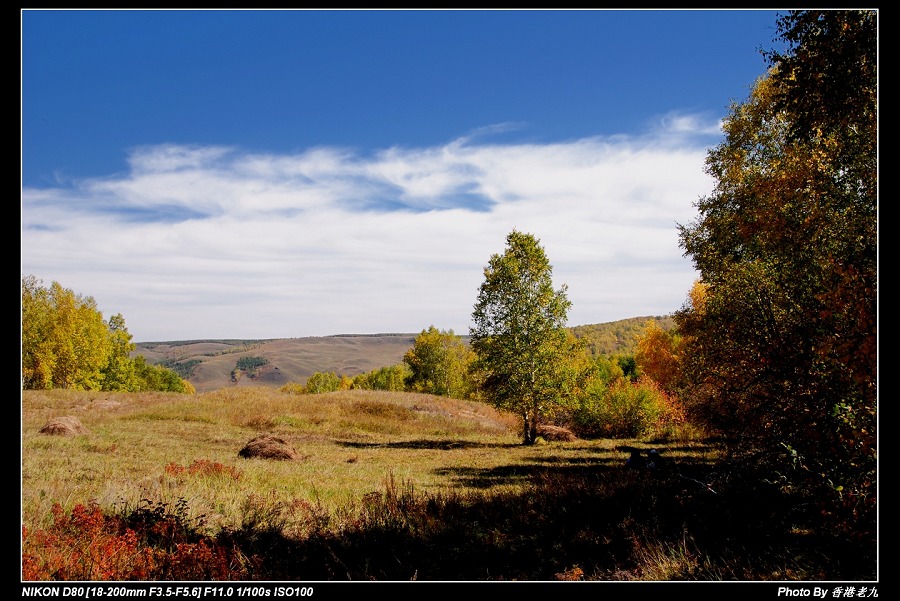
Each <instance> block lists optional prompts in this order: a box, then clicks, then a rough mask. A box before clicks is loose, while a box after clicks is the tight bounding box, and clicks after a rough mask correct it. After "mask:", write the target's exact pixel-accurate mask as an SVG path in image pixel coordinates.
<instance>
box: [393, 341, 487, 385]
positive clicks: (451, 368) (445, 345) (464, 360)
mask: <svg viewBox="0 0 900 601" xmlns="http://www.w3.org/2000/svg"><path fill="white" fill-rule="evenodd" d="M474 356H475V355H474V353H473V352H472V350H471V349H470V348H469V347H468V346H467V345H466V343H465V342H463V339H462V338H461V337H460V336H457V335H456V334H454V333H453V330H446V331H444V330H438V329H437V328H436V327H434V326H433V325H432V326H430V327H429V328H428V329H427V330H422V332H421V333H420V334H419V335H418V336H416V339H415V342H414V343H413V346H412V348H411V349H409V350H408V351H407V352H406V354H405V355H404V356H403V362H404V363H406V364H407V365H408V366H409V368H410V371H411V372H412V374H411V375H410V376H409V378H408V379H407V382H406V386H407V389H409V390H410V391H412V392H424V393H428V394H436V395H439V396H449V397H454V398H458V399H463V398H466V397H467V396H468V395H469V392H470V391H471V388H472V386H471V379H470V377H469V364H470V363H471V362H472V360H473V359H474Z"/></svg>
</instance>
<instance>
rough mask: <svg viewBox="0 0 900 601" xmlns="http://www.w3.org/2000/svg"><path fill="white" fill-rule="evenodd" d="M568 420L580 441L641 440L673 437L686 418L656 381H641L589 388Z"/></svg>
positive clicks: (644, 378)
mask: <svg viewBox="0 0 900 601" xmlns="http://www.w3.org/2000/svg"><path fill="white" fill-rule="evenodd" d="M569 420H570V421H571V428H572V430H573V431H574V432H575V433H576V434H577V435H578V436H579V437H581V438H639V437H643V436H654V435H655V436H666V435H667V434H671V432H672V431H673V429H674V428H675V427H676V426H677V425H678V424H681V423H683V422H684V416H683V412H682V410H681V407H680V406H679V405H678V403H677V401H675V399H673V398H672V397H671V396H669V395H667V394H666V393H665V392H663V391H662V390H660V388H659V386H657V384H656V383H655V382H654V381H653V380H651V379H649V378H646V377H641V378H638V380H637V381H636V382H629V381H628V380H627V379H619V380H615V381H614V382H613V383H612V384H610V385H608V386H607V385H605V384H602V383H598V384H596V385H594V386H591V387H589V388H588V389H587V390H586V391H585V392H584V394H583V395H582V396H581V397H580V398H579V399H578V402H577V404H576V407H575V409H574V410H572V412H571V413H570V415H569Z"/></svg>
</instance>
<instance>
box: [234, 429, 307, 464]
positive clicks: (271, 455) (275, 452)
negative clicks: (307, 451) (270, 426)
mask: <svg viewBox="0 0 900 601" xmlns="http://www.w3.org/2000/svg"><path fill="white" fill-rule="evenodd" d="M238 455H239V456H241V457H244V458H247V459H250V458H251V457H258V458H260V459H278V460H285V461H295V460H296V459H297V458H298V455H297V451H295V450H294V447H292V446H291V445H289V444H288V443H287V442H285V441H284V440H283V439H281V438H278V437H277V436H272V435H271V434H262V435H260V436H257V437H256V438H254V439H252V440H250V442H248V443H247V444H245V445H244V448H243V449H241V450H240V451H239V452H238Z"/></svg>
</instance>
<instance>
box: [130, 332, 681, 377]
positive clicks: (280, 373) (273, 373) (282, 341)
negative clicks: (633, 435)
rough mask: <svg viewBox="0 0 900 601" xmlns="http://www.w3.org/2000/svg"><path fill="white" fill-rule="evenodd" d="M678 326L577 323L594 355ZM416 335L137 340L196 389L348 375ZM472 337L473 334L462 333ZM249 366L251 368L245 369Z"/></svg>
mask: <svg viewBox="0 0 900 601" xmlns="http://www.w3.org/2000/svg"><path fill="white" fill-rule="evenodd" d="M650 319H652V320H655V321H657V322H658V323H659V324H660V326H661V327H663V328H665V329H670V328H671V327H673V326H674V321H673V320H672V318H671V317H633V318H630V319H623V320H620V321H613V322H609V323H598V324H592V325H583V326H576V327H573V328H571V329H572V331H573V332H574V333H575V335H576V336H578V337H579V338H585V339H586V340H587V341H588V348H589V349H590V350H591V353H592V354H594V355H614V354H633V353H634V351H635V349H636V348H637V339H638V337H639V336H640V335H641V334H642V333H643V331H644V326H645V324H646V323H647V320H650ZM417 335H418V333H415V334H359V335H346V334H341V335H336V336H318V337H308V338H276V339H266V340H235V339H221V340H174V341H167V342H141V343H137V345H136V346H137V348H136V349H135V354H140V355H143V356H144V357H145V358H146V359H147V361H148V362H149V363H154V364H159V365H164V366H166V367H168V368H170V369H174V370H175V371H177V372H178V373H179V375H181V377H182V378H184V379H186V380H188V381H189V382H190V383H191V384H192V385H193V386H194V388H196V389H197V392H208V391H211V390H217V389H219V388H224V387H228V386H268V387H280V386H283V385H284V384H287V383H288V382H296V383H299V384H302V383H304V382H306V379H307V378H308V377H309V376H311V375H312V374H314V373H316V372H334V373H336V374H339V375H345V376H349V377H351V378H352V377H353V376H356V375H358V374H361V373H366V372H369V371H372V370H375V369H379V368H381V367H388V366H391V365H396V364H398V363H401V362H402V361H403V355H404V354H405V353H406V351H407V350H409V349H410V348H411V347H412V346H413V343H414V342H415V339H416V336H417ZM462 338H463V339H464V340H468V336H463V337H462ZM241 367H244V368H246V369H240V368H241Z"/></svg>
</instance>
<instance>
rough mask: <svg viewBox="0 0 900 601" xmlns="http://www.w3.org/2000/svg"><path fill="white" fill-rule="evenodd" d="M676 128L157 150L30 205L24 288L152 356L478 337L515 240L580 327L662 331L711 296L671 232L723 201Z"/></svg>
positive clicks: (29, 197)
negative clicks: (660, 317) (117, 322)
mask: <svg viewBox="0 0 900 601" xmlns="http://www.w3.org/2000/svg"><path fill="white" fill-rule="evenodd" d="M669 125H670V128H669V130H668V131H667V132H665V133H664V134H660V137H657V138H642V139H639V140H637V139H628V138H615V139H584V140H574V141H571V142H567V143H555V144H547V145H538V144H520V145H516V144H507V145H501V144H477V143H475V142H474V141H473V140H475V138H476V137H477V136H472V137H467V138H460V139H459V140H455V141H453V142H451V143H449V144H447V145H445V146H442V147H435V148H424V149H415V148H391V149H386V150H384V151H382V152H378V153H374V154H372V155H366V156H362V155H359V154H356V153H353V152H351V151H348V150H346V149H336V148H317V149H311V150H308V151H306V152H303V153H299V154H295V155H265V154H258V153H256V154H247V153H242V152H241V151H240V150H239V149H237V148H224V147H199V146H192V147H182V146H172V145H166V146H158V147H143V148H139V149H136V150H135V151H134V152H133V154H132V155H131V157H130V167H131V170H130V171H129V172H128V173H125V174H120V175H114V176H109V177H106V178H98V179H92V180H84V181H79V182H75V183H74V184H72V185H69V186H65V187H58V188H43V189H33V188H28V189H25V190H23V195H22V225H23V231H22V272H23V273H28V274H34V275H36V276H37V277H39V278H41V279H43V280H44V281H45V283H46V284H49V283H50V281H58V282H59V283H60V284H62V285H63V286H65V287H67V288H71V289H73V290H75V291H76V292H78V293H81V294H85V295H90V296H93V297H94V298H95V299H96V300H97V302H98V304H99V306H100V307H101V310H103V311H104V315H106V316H109V315H112V314H115V313H121V314H122V315H123V316H124V317H125V320H126V325H127V326H128V329H129V331H130V332H131V333H132V334H133V335H134V337H135V339H136V340H138V341H150V340H171V339H193V338H280V337H294V336H315V335H328V334H339V333H374V332H417V331H419V330H421V329H422V328H425V327H428V326H429V325H435V326H437V327H440V328H453V329H454V330H455V331H456V332H457V333H466V332H467V330H468V325H469V318H470V315H471V311H472V306H473V304H474V301H475V296H476V294H477V290H478V286H479V284H480V283H481V281H482V278H483V273H482V270H483V267H484V266H485V265H486V264H487V261H488V259H489V257H490V255H491V254H492V253H496V252H502V251H503V246H504V242H505V237H506V234H508V233H509V231H511V230H512V229H513V228H516V229H518V230H520V231H526V232H530V233H533V234H535V235H536V236H537V237H538V238H540V240H541V242H542V244H543V245H544V248H545V250H546V251H547V254H548V256H549V258H550V261H551V263H552V264H553V266H554V281H555V283H556V284H557V286H558V285H561V284H563V283H566V284H567V285H568V287H569V297H570V299H571V300H572V301H573V308H572V311H571V312H570V324H571V325H578V324H583V323H597V322H603V321H611V320H615V319H622V318H625V317H634V316H638V315H649V314H665V313H669V312H672V311H674V310H676V309H677V308H679V307H680V305H681V303H682V302H683V299H684V297H685V294H686V293H687V290H688V288H689V287H690V284H691V282H692V281H693V279H694V278H695V273H694V271H693V268H692V266H691V264H690V261H689V260H688V259H686V258H684V257H683V256H682V250H681V249H680V248H679V247H678V237H677V231H676V227H675V224H676V222H677V223H687V222H689V221H690V220H691V219H692V218H693V216H694V209H693V206H692V203H693V202H694V201H695V200H696V199H697V198H698V197H699V196H701V195H703V194H706V193H708V192H709V190H710V189H711V182H710V180H709V178H708V177H707V176H706V175H704V173H703V170H702V169H703V161H704V158H705V155H706V151H705V149H704V148H703V147H701V146H699V145H697V144H696V143H689V142H687V141H685V139H684V138H677V137H673V135H674V134H673V131H675V130H677V131H680V132H681V133H685V132H688V131H690V132H691V133H695V132H696V131H697V129H698V127H697V126H696V123H694V122H692V121H691V118H689V117H687V116H685V117H680V118H677V119H670V121H669ZM499 129H501V130H502V129H504V128H499ZM699 129H703V128H702V127H700V128H699ZM676 142H677V143H676Z"/></svg>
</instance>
